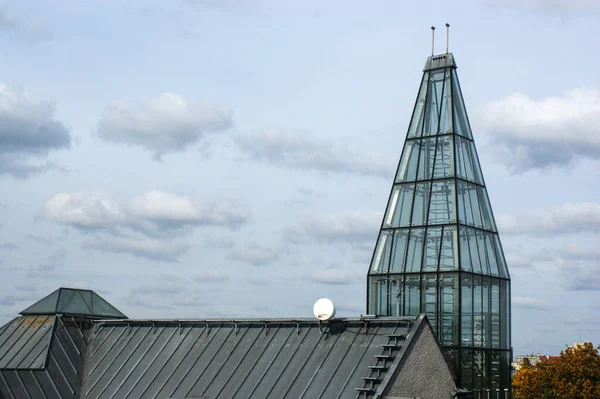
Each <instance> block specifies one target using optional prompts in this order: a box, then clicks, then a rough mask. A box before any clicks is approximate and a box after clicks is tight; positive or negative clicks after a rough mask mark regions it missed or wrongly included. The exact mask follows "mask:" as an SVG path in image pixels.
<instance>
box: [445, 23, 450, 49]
mask: <svg viewBox="0 0 600 399" xmlns="http://www.w3.org/2000/svg"><path fill="white" fill-rule="evenodd" d="M449 44H450V24H449V23H448V22H446V54H448V45H449Z"/></svg>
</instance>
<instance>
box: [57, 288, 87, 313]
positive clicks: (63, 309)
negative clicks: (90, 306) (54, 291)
mask: <svg viewBox="0 0 600 399" xmlns="http://www.w3.org/2000/svg"><path fill="white" fill-rule="evenodd" d="M76 292H77V291H73V290H61V291H60V295H59V297H58V303H57V304H56V312H57V313H88V312H89V311H88V310H87V309H80V311H77V312H75V311H73V308H76V306H74V303H71V302H72V301H73V296H74V295H75V293H76ZM78 310H79V309H78Z"/></svg>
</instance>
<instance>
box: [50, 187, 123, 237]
mask: <svg viewBox="0 0 600 399" xmlns="http://www.w3.org/2000/svg"><path fill="white" fill-rule="evenodd" d="M42 214H43V216H44V217H45V218H46V219H47V220H49V221H52V222H55V223H60V224H66V225H69V226H73V227H78V228H105V227H112V226H115V225H116V224H119V223H122V222H124V221H125V219H126V215H125V212H124V210H123V208H122V206H121V204H120V203H119V202H118V201H116V200H115V199H114V198H112V196H111V195H110V194H106V193H92V194H85V193H74V194H67V193H59V194H55V195H54V196H52V197H51V198H50V199H49V200H47V201H46V203H45V204H44V207H43V209H42Z"/></svg>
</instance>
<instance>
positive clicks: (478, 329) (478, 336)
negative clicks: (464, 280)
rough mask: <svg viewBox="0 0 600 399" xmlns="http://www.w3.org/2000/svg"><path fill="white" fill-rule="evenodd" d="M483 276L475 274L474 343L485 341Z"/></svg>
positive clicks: (478, 343) (476, 344)
mask: <svg viewBox="0 0 600 399" xmlns="http://www.w3.org/2000/svg"><path fill="white" fill-rule="evenodd" d="M481 291H482V287H481V276H473V345H474V346H481V345H482V343H483V322H482V309H483V307H482V297H481Z"/></svg>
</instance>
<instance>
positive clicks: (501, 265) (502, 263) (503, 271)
mask: <svg viewBox="0 0 600 399" xmlns="http://www.w3.org/2000/svg"><path fill="white" fill-rule="evenodd" d="M494 246H495V247H496V260H497V261H498V271H499V272H500V277H504V278H509V277H510V276H509V274H508V268H507V267H506V259H504V252H503V251H502V245H501V244H500V238H499V237H498V234H494Z"/></svg>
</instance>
